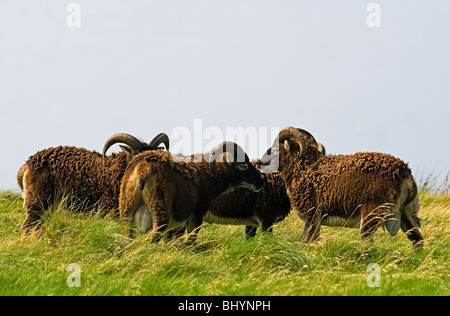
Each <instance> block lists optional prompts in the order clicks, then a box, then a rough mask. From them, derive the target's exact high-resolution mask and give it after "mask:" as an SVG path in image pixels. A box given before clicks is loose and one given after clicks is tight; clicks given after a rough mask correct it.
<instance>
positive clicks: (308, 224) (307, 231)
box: [302, 208, 322, 243]
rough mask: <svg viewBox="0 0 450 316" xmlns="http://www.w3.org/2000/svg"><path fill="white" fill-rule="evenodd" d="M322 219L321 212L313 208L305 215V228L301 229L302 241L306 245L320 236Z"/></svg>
mask: <svg viewBox="0 0 450 316" xmlns="http://www.w3.org/2000/svg"><path fill="white" fill-rule="evenodd" d="M321 219H322V211H321V210H319V209H317V208H313V209H311V210H309V211H308V212H307V214H306V220H305V228H304V229H303V234H302V239H303V241H304V242H306V243H310V242H313V241H314V240H316V239H317V238H318V237H319V235H320V222H321Z"/></svg>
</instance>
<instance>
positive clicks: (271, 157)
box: [259, 127, 326, 173]
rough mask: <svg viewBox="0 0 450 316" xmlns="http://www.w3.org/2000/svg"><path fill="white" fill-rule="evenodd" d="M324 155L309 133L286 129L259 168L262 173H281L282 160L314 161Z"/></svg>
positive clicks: (279, 135)
mask: <svg viewBox="0 0 450 316" xmlns="http://www.w3.org/2000/svg"><path fill="white" fill-rule="evenodd" d="M325 154H326V151H325V147H324V146H323V145H322V144H321V143H317V142H316V140H315V138H314V137H313V136H312V135H311V134H310V133H309V132H307V131H305V130H303V129H300V128H294V127H286V128H284V129H283V130H281V131H280V133H279V134H278V136H277V138H276V139H275V141H274V143H273V145H272V147H270V148H269V149H268V150H267V151H266V153H265V154H264V155H263V157H262V158H261V160H260V162H259V167H260V169H261V172H263V173H270V172H275V171H281V170H282V168H283V165H284V163H283V161H284V160H290V159H294V160H300V159H301V160H309V161H315V160H317V159H318V157H319V156H320V155H325Z"/></svg>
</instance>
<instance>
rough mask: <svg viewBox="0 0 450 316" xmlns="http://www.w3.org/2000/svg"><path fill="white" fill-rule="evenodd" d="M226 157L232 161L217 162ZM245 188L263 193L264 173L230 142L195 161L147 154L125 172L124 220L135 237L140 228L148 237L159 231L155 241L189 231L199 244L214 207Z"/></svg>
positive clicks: (131, 164) (158, 153)
mask: <svg viewBox="0 0 450 316" xmlns="http://www.w3.org/2000/svg"><path fill="white" fill-rule="evenodd" d="M223 153H227V155H226V158H227V161H226V162H219V161H217V162H216V159H217V158H218V157H221V156H222V154H223ZM205 156H206V157H205ZM238 157H241V158H238ZM186 158H188V159H186ZM239 187H244V188H248V189H250V190H252V191H255V192H258V191H260V190H261V189H262V187H263V182H262V180H261V176H260V173H259V171H258V170H257V169H256V168H255V167H254V166H253V165H252V164H251V163H250V162H249V159H248V157H247V155H246V154H245V152H244V151H243V150H242V148H241V147H240V146H239V145H237V144H235V143H232V142H224V143H222V144H220V145H218V146H217V147H216V148H215V149H213V150H212V152H211V153H210V154H205V155H203V154H197V155H192V156H190V157H177V156H173V155H171V154H170V153H168V152H145V153H142V154H140V155H137V156H136V157H135V158H134V159H133V160H132V161H131V163H130V165H129V166H128V168H127V170H126V171H125V174H124V177H123V179H122V185H121V192H120V199H119V209H120V216H121V218H122V220H123V221H124V223H125V224H126V234H127V235H128V236H130V237H131V236H133V232H132V229H131V228H132V226H133V225H134V224H136V225H137V228H138V230H140V231H141V232H144V233H145V232H147V231H149V230H150V229H153V231H152V234H151V237H150V239H151V240H152V241H157V240H159V239H160V238H161V236H162V234H163V233H164V232H165V231H168V232H170V231H172V230H173V231H177V233H180V232H183V231H184V227H186V229H187V232H188V234H189V235H190V239H191V240H195V238H196V236H197V234H198V231H199V229H200V226H201V224H202V222H203V217H204V216H205V214H206V212H207V210H208V207H209V205H210V203H211V202H212V201H213V200H214V199H215V198H217V197H218V196H219V195H221V194H222V193H224V192H226V191H230V190H233V189H234V188H239ZM180 228H181V229H180ZM168 236H170V234H168Z"/></svg>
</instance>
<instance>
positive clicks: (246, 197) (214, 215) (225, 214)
mask: <svg viewBox="0 0 450 316" xmlns="http://www.w3.org/2000/svg"><path fill="white" fill-rule="evenodd" d="M252 164H253V165H254V166H255V167H257V163H252ZM261 179H262V180H263V182H264V187H263V189H262V190H261V191H260V192H253V191H250V190H247V189H236V190H234V191H231V192H229V193H225V194H222V195H221V196H219V197H218V198H217V199H215V200H214V201H213V202H212V203H211V205H210V207H209V209H208V212H207V213H206V215H205V218H204V220H205V222H208V223H215V224H224V225H245V228H244V234H245V237H246V238H248V237H253V236H255V234H256V230H257V228H258V227H259V228H260V229H261V232H262V233H266V232H267V231H271V230H272V226H273V224H275V223H277V222H280V221H282V220H283V219H284V218H285V217H286V216H287V215H288V214H289V212H290V211H291V205H290V201H289V197H288V196H287V194H286V189H285V187H284V183H283V179H282V178H281V176H280V174H279V173H266V174H261Z"/></svg>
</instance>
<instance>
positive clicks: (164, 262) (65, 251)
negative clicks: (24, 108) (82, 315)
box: [0, 190, 450, 296]
mask: <svg viewBox="0 0 450 316" xmlns="http://www.w3.org/2000/svg"><path fill="white" fill-rule="evenodd" d="M420 202H421V207H422V209H421V211H420V216H421V218H422V219H423V220H424V222H423V228H422V231H423V235H424V238H425V248H424V250H423V251H422V252H420V253H415V252H414V251H413V249H412V246H411V243H410V242H409V241H408V240H407V238H406V237H405V236H404V234H403V233H401V232H399V234H398V235H397V236H395V237H391V236H389V235H388V234H387V233H383V231H382V230H379V231H378V232H377V233H376V235H375V238H374V242H373V243H367V242H364V241H361V239H360V237H359V232H358V230H352V229H346V228H337V227H336V228H333V227H324V226H323V227H322V229H321V237H320V239H319V240H318V241H316V242H314V243H312V244H309V245H304V244H303V243H302V242H301V240H300V235H301V232H302V229H303V222H302V221H300V220H299V219H298V218H297V217H296V216H295V215H294V214H290V215H289V216H288V218H287V219H286V220H285V221H283V222H282V223H279V224H278V225H277V226H276V227H275V228H274V232H273V234H271V235H270V234H268V235H264V236H261V235H260V234H259V233H258V234H257V236H256V237H255V238H253V239H250V240H245V239H244V236H243V231H242V227H237V226H219V225H211V224H205V225H204V227H203V228H202V230H201V231H200V234H199V236H198V239H197V241H196V242H195V243H193V244H188V243H186V242H185V240H174V241H170V242H160V243H156V244H150V243H149V242H148V236H146V235H140V236H138V237H137V238H136V239H134V240H132V239H129V238H127V237H125V236H123V234H122V232H123V230H122V226H121V223H120V222H119V221H118V220H117V219H116V218H115V217H114V216H113V215H108V214H106V215H105V214H102V213H101V212H97V211H93V212H92V213H90V214H84V213H80V212H77V211H76V207H75V206H71V205H67V204H65V203H61V204H58V205H54V206H53V208H52V210H51V211H50V212H48V214H46V215H45V217H44V220H43V222H42V230H43V234H41V235H35V236H32V237H29V238H27V239H25V240H22V239H21V235H20V226H21V224H22V221H23V220H24V219H25V214H24V211H23V207H22V203H23V201H22V199H21V197H20V196H19V195H17V194H14V193H8V192H5V193H0V295H248V296H253V295H450V274H449V271H450V260H449V259H450V258H449V254H450V239H449V236H450V195H449V194H444V193H443V191H442V190H441V191H440V192H431V191H425V192H422V193H421V195H420ZM71 263H76V264H78V265H79V267H80V268H81V274H80V276H81V286H80V287H69V286H68V285H67V278H68V277H69V276H70V273H71V271H67V270H66V269H67V267H68V265H69V264H71ZM372 263H376V264H378V265H379V267H380V273H381V275H380V277H381V287H379V288H377V287H369V286H368V285H367V278H368V277H369V275H370V273H371V271H367V267H368V266H369V265H370V264H372Z"/></svg>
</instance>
